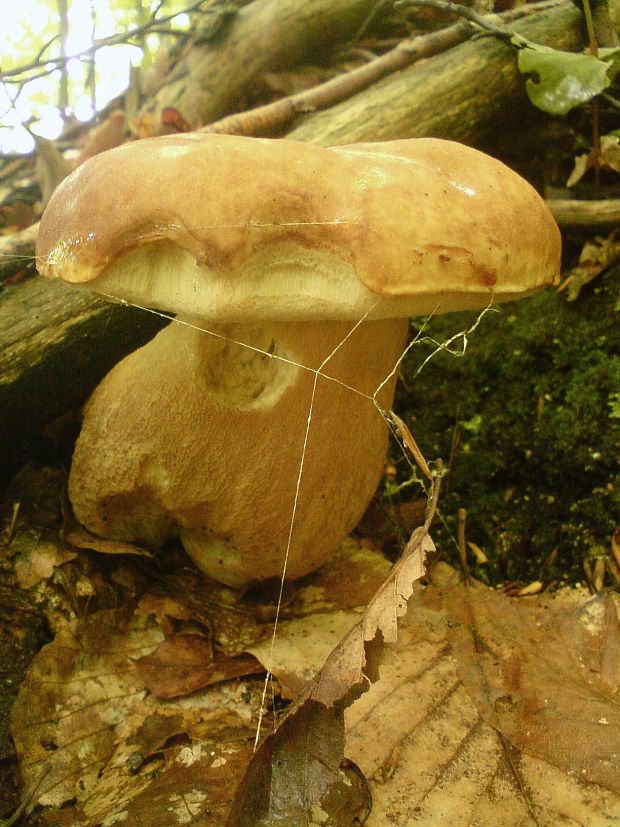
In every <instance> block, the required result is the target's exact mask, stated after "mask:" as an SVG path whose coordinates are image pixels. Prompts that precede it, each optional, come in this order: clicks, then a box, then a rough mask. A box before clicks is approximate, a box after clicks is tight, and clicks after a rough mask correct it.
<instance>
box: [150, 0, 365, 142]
mask: <svg viewBox="0 0 620 827" xmlns="http://www.w3.org/2000/svg"><path fill="white" fill-rule="evenodd" d="M375 5H376V0H314V2H312V3H308V2H306V0H254V2H253V3H250V4H249V5H248V6H245V7H243V8H241V9H239V11H238V13H237V14H236V16H235V17H234V19H233V20H232V21H231V22H230V24H229V25H228V26H227V28H226V31H225V33H224V34H223V35H222V36H221V37H219V38H217V39H216V40H214V41H213V40H208V41H206V42H205V41H202V40H201V39H200V38H198V39H196V40H195V42H194V44H193V46H192V48H191V49H190V50H189V51H188V52H187V53H186V54H185V55H184V56H183V57H182V58H181V59H179V60H178V61H177V63H176V64H175V66H174V68H173V70H172V71H171V73H170V74H169V76H168V77H167V78H166V80H165V82H164V84H163V85H162V86H161V88H160V89H159V90H158V91H157V92H156V93H155V95H154V96H153V98H152V99H151V100H149V101H147V103H146V104H145V105H144V106H143V107H142V110H141V113H140V117H142V118H147V119H149V120H150V129H151V130H152V131H154V132H157V131H158V130H161V113H162V111H163V110H165V109H166V108H167V107H173V108H174V109H176V110H177V111H178V112H180V113H181V115H182V116H183V118H184V120H185V121H186V122H187V123H188V124H189V125H190V127H191V128H192V129H196V128H198V127H201V126H204V125H205V124H208V123H211V122H212V121H215V120H217V119H219V118H222V117H224V116H225V115H228V114H229V113H230V112H232V111H234V109H235V108H236V107H238V103H239V100H240V99H241V98H242V96H243V94H244V92H245V90H246V89H247V87H248V85H249V84H250V83H251V82H252V81H254V80H255V79H256V78H257V77H259V76H260V75H261V74H262V72H264V71H267V70H271V71H273V70H275V69H285V68H288V67H291V66H295V65H297V64H299V63H300V62H302V61H304V60H308V59H309V58H310V57H311V56H312V55H313V53H317V52H318V51H320V50H321V49H324V48H325V47H326V46H330V45H332V44H334V43H342V42H346V40H347V39H348V38H350V37H353V36H354V35H355V33H356V32H357V31H358V29H359V27H360V26H361V25H362V24H363V23H364V22H365V20H366V19H367V18H368V15H369V14H370V13H371V12H372V10H373V7H374V6H375Z"/></svg>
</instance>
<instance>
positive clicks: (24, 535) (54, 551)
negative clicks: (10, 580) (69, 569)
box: [12, 532, 77, 589]
mask: <svg viewBox="0 0 620 827" xmlns="http://www.w3.org/2000/svg"><path fill="white" fill-rule="evenodd" d="M12 551H13V552H17V559H16V560H15V564H14V566H15V576H16V578H17V582H18V584H19V587H20V589H29V588H31V587H32V586H36V585H37V583H40V582H41V581H42V580H47V579H48V577H51V576H52V574H53V573H54V570H55V568H56V567H57V566H62V564H63V563H67V562H68V561H69V560H73V559H74V558H75V557H76V554H77V552H75V551H69V550H68V549H64V548H62V546H60V544H59V543H57V542H54V541H52V540H46V539H44V538H41V539H40V538H39V537H38V535H37V534H35V535H34V536H33V535H32V534H30V533H28V532H21V533H20V534H19V535H18V537H17V538H16V540H15V541H14V543H13V548H12Z"/></svg>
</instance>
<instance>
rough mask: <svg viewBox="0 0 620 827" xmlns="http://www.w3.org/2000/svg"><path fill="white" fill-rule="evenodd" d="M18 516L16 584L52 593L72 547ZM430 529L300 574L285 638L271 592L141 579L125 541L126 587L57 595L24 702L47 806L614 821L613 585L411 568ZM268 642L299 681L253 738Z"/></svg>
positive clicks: (279, 665)
mask: <svg viewBox="0 0 620 827" xmlns="http://www.w3.org/2000/svg"><path fill="white" fill-rule="evenodd" d="M48 523H49V520H47V518H46V525H47V524H48ZM47 527H49V526H47ZM28 530H29V531H31V527H30V528H28ZM23 531H24V529H23V527H22V529H19V528H18V529H17V530H16V532H15V534H16V536H15V537H14V538H13V542H14V543H15V548H14V551H15V556H16V558H17V561H18V562H19V560H20V558H21V560H22V563H23V564H24V565H25V566H26V569H27V566H28V565H29V563H28V559H29V556H30V557H31V558H32V559H34V560H37V555H38V558H39V559H38V562H37V566H38V565H39V564H40V574H37V576H36V577H34V578H33V580H32V581H29V580H28V577H24V576H23V573H22V587H23V586H26V585H27V584H28V583H29V582H31V583H32V586H31V592H32V590H33V589H35V590H38V592H40V590H41V589H42V588H43V587H45V585H46V584H50V583H52V582H53V581H54V580H55V579H56V578H55V573H57V572H62V571H63V570H68V569H70V568H71V567H72V566H74V565H75V561H73V559H72V558H73V554H72V553H70V554H66V550H65V548H64V546H63V545H62V544H61V545H60V546H59V547H58V548H57V549H53V548H50V546H49V543H50V540H49V534H42V536H41V538H40V540H39V541H37V538H36V537H35V536H34V535H33V537H32V538H31V541H30V542H29V543H25V544H24V533H23ZM20 532H21V533H20ZM12 533H13V532H12ZM35 534H36V532H35ZM20 542H21V543H22V545H21V546H20ZM37 542H39V544H40V545H41V548H40V549H37ZM20 549H21V550H20ZM431 549H432V541H431V540H430V537H429V536H428V526H426V527H425V528H422V529H419V530H418V531H417V532H414V534H413V536H412V540H411V542H410V544H409V551H408V554H405V555H404V557H403V558H402V559H401V561H400V562H399V563H398V564H396V566H395V567H394V568H393V570H392V571H391V573H390V574H389V575H388V576H387V579H386V574H387V572H388V569H389V564H388V563H387V561H385V559H384V558H383V557H382V556H381V555H379V554H377V553H376V552H373V551H371V550H369V549H367V548H362V547H361V546H360V545H358V544H356V543H355V542H353V541H349V542H348V543H347V544H345V546H344V548H343V550H342V552H341V554H340V556H339V557H337V558H336V559H335V560H334V561H332V562H331V563H330V564H329V565H328V566H327V567H325V569H324V570H322V571H321V572H319V573H318V574H317V575H314V576H312V577H310V578H307V579H306V580H305V581H304V582H303V583H302V584H301V586H300V587H299V588H298V589H296V590H294V591H293V592H292V594H291V595H290V597H289V599H288V600H287V603H286V605H285V606H284V607H283V614H282V623H281V626H280V631H281V633H282V634H281V635H279V636H278V638H277V639H276V641H275V643H274V645H273V646H267V645H266V644H265V641H264V640H263V642H262V643H261V637H262V638H264V637H265V635H266V633H268V631H269V629H270V628H271V618H272V615H273V612H272V613H271V614H270V613H269V605H267V606H265V604H264V596H263V597H261V595H260V594H259V595H245V596H243V595H239V594H237V593H234V592H232V591H231V590H229V589H226V588H225V587H222V586H219V585H217V584H212V583H210V582H208V581H205V580H204V578H202V577H201V576H200V575H198V574H197V573H196V572H193V571H190V570H187V569H184V570H182V571H181V573H179V574H176V575H173V576H167V577H166V578H160V580H161V581H162V583H160V585H159V587H157V586H155V587H150V588H149V589H148V591H147V592H146V593H145V594H144V593H142V595H141V597H140V599H138V595H137V591H138V586H137V584H138V583H139V578H134V580H132V578H131V576H129V575H128V574H127V568H126V566H127V563H126V562H124V561H123V562H121V558H120V557H118V555H114V562H115V564H117V563H118V566H119V567H118V568H116V569H114V571H113V572H112V574H111V580H113V581H117V582H118V583H120V582H121V581H122V582H123V584H126V583H130V584H132V585H133V587H135V591H136V594H135V599H133V600H126V601H125V602H123V603H122V605H120V606H119V607H118V608H103V609H95V610H93V611H90V613H88V605H89V604H84V606H83V609H84V611H83V612H82V613H80V612H78V613H77V614H75V613H74V615H73V619H72V620H70V621H67V620H66V615H67V614H69V613H68V612H67V611H66V607H65V610H64V614H63V613H61V614H60V615H59V616H58V617H56V619H55V622H54V623H53V624H52V625H53V627H54V628H55V629H56V637H55V639H54V640H53V641H52V643H50V644H48V646H46V647H44V649H43V650H42V651H41V652H40V653H39V655H38V656H37V657H36V658H35V660H34V661H33V663H32V665H31V667H30V670H29V672H28V674H27V677H26V680H25V681H24V684H23V686H22V689H21V692H20V695H19V697H18V700H17V702H16V704H15V706H14V709H13V736H14V739H15V743H16V747H17V750H18V754H19V757H20V764H21V771H22V775H23V780H24V788H25V789H26V790H29V789H34V788H35V787H37V785H38V787H37V793H36V797H35V799H34V800H35V801H38V802H39V803H40V804H41V805H42V806H43V807H46V809H43V810H42V815H41V822H40V823H41V824H44V825H45V824H49V825H52V824H54V825H58V827H64V825H65V824H66V825H74V824H76V823H79V824H83V825H84V826H85V827H89V825H98V824H101V825H105V827H107V825H112V824H117V823H119V824H125V825H128V827H150V825H156V824H157V825H161V824H166V825H168V824H185V823H187V824H198V825H205V827H211V825H222V824H224V823H226V819H228V822H227V823H228V824H229V825H238V826H239V827H244V825H246V824H248V825H250V824H252V825H263V827H267V826H268V825H271V824H274V825H275V824H278V825H280V827H283V826H284V827H286V825H287V824H290V825H295V827H296V825H304V824H308V825H310V824H322V825H328V826H329V825H335V826H336V827H340V825H345V824H346V825H350V824H362V823H366V824H368V825H370V827H382V826H383V825H386V827H387V825H388V824H389V825H407V824H412V823H419V824H422V825H435V824H441V823H450V822H452V821H454V822H455V824H468V825H470V824H479V825H486V824H493V825H499V827H502V825H504V824H505V825H513V824H514V825H516V824H519V825H527V824H533V825H554V824H566V823H569V824H583V825H588V826H589V825H612V824H616V823H617V822H618V814H619V813H620V797H619V795H618V793H619V778H620V770H619V767H620V759H619V755H620V718H619V706H620V704H619V692H618V690H619V687H620V634H619V630H618V614H617V605H616V603H614V600H613V598H612V597H610V596H606V597H602V596H598V597H596V598H594V599H589V600H584V599H583V598H581V597H580V596H577V595H575V594H573V595H572V597H571V600H570V601H569V602H570V603H571V605H570V606H569V607H566V606H564V604H563V603H562V601H561V600H560V599H559V598H558V599H554V598H550V597H549V596H547V595H542V596H537V597H529V598H526V599H520V600H519V599H514V598H508V597H507V596H505V595H501V594H498V593H496V592H494V591H493V590H491V589H487V588H485V587H482V586H480V585H479V584H476V583H471V582H470V583H468V584H467V585H465V584H463V583H461V582H459V578H458V577H457V576H456V575H455V573H454V572H452V571H451V570H450V569H448V567H446V566H443V565H441V564H440V565H438V566H435V567H434V569H433V582H432V584H431V585H428V586H424V587H422V586H420V585H419V583H418V585H415V584H416V581H418V580H419V578H420V577H421V575H422V574H423V572H424V569H423V557H424V555H425V553H426V552H427V551H430V550H431ZM101 551H103V549H101ZM102 556H104V555H102ZM108 557H109V555H108ZM133 559H134V561H136V562H135V563H134V565H143V564H141V563H140V561H139V558H135V557H134V558H133ZM46 560H47V562H46ZM86 571H87V573H88V569H87V570H86ZM50 572H52V573H51V574H50ZM156 579H157V578H156ZM134 581H135V582H134ZM382 581H383V585H382V586H381V587H380V588H379V590H378V592H377V595H376V597H375V598H372V595H373V593H374V592H375V590H376V589H377V587H378V586H379V584H380V583H381V582H382ZM93 583H94V584H95V586H93V591H94V592H96V590H97V589H96V584H97V580H93ZM87 586H88V583H86V586H85V587H84V593H86V592H88V588H87ZM131 590H132V589H131V588H127V587H126V588H125V592H127V591H129V592H131ZM371 598H372V599H371ZM408 599H409V606H408V607H407V600H408ZM55 600H56V602H57V599H56V598H55V599H50V600H49V601H48V603H49V606H50V607H51V606H53V605H54V604H55ZM365 604H368V605H366V608H365V609H364V610H363V611H362V609H361V607H363V606H364V605H365ZM63 618H64V620H63ZM397 623H398V626H399V629H398V635H397ZM342 633H344V637H343V639H342V640H341V641H340V642H338V644H337V645H336V647H335V648H333V645H334V642H335V641H336V639H337V638H338V637H339V636H340V634H342ZM308 639H310V640H311V641H312V645H311V646H309V645H307V644H305V643H304V641H307V640H308ZM386 643H389V644H390V645H389V646H386V645H385V644H386ZM332 649H333V651H331V654H329V650H332ZM170 651H172V653H173V655H172V657H169V658H168V661H167V662H166V661H165V658H164V654H166V653H167V654H168V655H170ZM250 651H251V652H253V653H254V657H253V656H252V655H250V654H248V652H250ZM181 652H183V653H184V654H185V655H190V654H191V655H193V661H194V662H193V663H192V662H191V661H192V658H191V657H189V661H190V662H189V663H187V662H182V658H181ZM154 655H155V657H159V658H160V662H159V664H155V666H157V667H158V668H155V669H152V670H151V674H152V675H154V676H155V677H154V678H153V681H155V683H150V681H149V679H148V677H147V675H146V671H145V661H144V658H147V659H148V658H152V657H153V656H154ZM257 660H258V661H260V663H261V664H262V666H263V667H266V668H268V669H270V670H271V671H272V672H273V673H274V676H275V678H276V679H277V681H280V682H281V684H278V683H275V684H274V686H273V688H272V693H273V698H274V700H276V701H277V699H278V697H283V696H284V697H290V696H294V695H296V698H297V699H296V701H295V703H294V704H293V706H292V707H291V709H290V711H289V713H288V714H287V715H285V717H284V718H283V719H282V721H281V723H280V726H279V728H277V729H276V730H275V734H274V735H271V736H268V737H267V738H266V739H265V740H264V741H263V744H262V745H261V746H260V747H259V749H258V751H257V752H256V753H255V754H254V757H252V746H253V744H252V742H253V739H254V734H255V731H256V721H257V714H258V710H259V707H260V704H261V700H260V695H261V693H260V685H259V682H258V681H257V680H256V679H253V678H252V677H249V678H248V677H247V675H248V674H251V673H252V672H255V671H256V669H257V668H258V664H257ZM323 661H325V663H324V665H323ZM146 663H148V660H147V661H146ZM239 663H242V664H243V665H242V666H238V664H239ZM321 667H322V668H321ZM193 668H195V669H196V671H197V672H198V673H199V677H198V679H197V678H196V676H195V675H194V674H193V672H192V669H193ZM158 669H159V670H160V674H159V675H157V672H158ZM201 670H202V675H201V674H200V673H201ZM315 670H319V671H318V672H317V674H316V676H315V677H314V678H313V679H312V680H311V681H310V682H309V683H306V684H304V681H305V680H306V679H307V676H308V675H309V674H310V673H312V672H314V671H315ZM238 675H240V676H243V677H237V676H238ZM216 680H217V682H215V681H216ZM157 681H159V683H160V684H161V686H157V685H156V683H157ZM175 682H176V687H175V686H174V684H175ZM371 684H372V685H371ZM300 687H302V688H301V689H300ZM366 690H368V691H366ZM187 693H190V694H187ZM158 696H159V697H158ZM171 698H172V700H170V699H171ZM356 698H357V700H355V699H356ZM353 701H354V702H353ZM352 702H353V703H352ZM347 707H348V708H347ZM274 712H277V710H274ZM276 717H277V716H276ZM276 717H272V716H271V715H269V716H268V717H267V720H266V721H265V724H266V725H269V726H271V727H273V726H274V725H275V723H276ZM345 727H346V736H345ZM345 755H346V756H347V758H345V757H344V756H345ZM358 767H359V769H358ZM244 773H245V778H243V776H244ZM242 778H243V780H242ZM366 779H368V781H366ZM235 790H238V792H237V798H236V803H235V804H234V805H233V809H232V812H231V802H232V799H233V795H234V794H235ZM371 801H373V802H374V806H372V811H371Z"/></svg>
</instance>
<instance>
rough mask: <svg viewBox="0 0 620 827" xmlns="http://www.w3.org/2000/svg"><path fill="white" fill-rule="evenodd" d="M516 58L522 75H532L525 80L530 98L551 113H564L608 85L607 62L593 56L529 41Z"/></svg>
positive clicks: (536, 104)
mask: <svg viewBox="0 0 620 827" xmlns="http://www.w3.org/2000/svg"><path fill="white" fill-rule="evenodd" d="M517 59H518V66H519V71H520V72H521V74H523V75H533V76H534V77H529V78H528V79H527V80H526V81H525V90H526V92H527V94H528V97H529V99H530V100H531V101H532V103H533V104H534V106H537V107H538V108H539V109H542V110H543V112H549V113H550V114H551V115H566V113H567V112H570V110H571V109H574V108H575V106H579V104H581V103H585V101H588V100H590V99H591V98H593V97H595V96H596V95H598V94H600V92H602V91H603V90H604V89H606V88H607V87H608V86H609V84H610V80H609V77H608V75H607V70H608V68H609V66H608V64H607V63H605V62H604V61H602V60H599V59H598V58H596V57H594V56H593V55H586V54H575V53H574V52H561V51H557V50H556V49H550V48H548V47H546V46H539V45H536V44H528V47H527V48H522V49H521V50H520V51H519V54H518V58H517Z"/></svg>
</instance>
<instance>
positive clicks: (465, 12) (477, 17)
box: [396, 0, 514, 46]
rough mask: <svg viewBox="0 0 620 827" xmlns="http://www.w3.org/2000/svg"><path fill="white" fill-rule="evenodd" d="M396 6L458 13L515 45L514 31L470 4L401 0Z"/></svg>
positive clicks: (446, 0) (448, 0) (432, 0)
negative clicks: (492, 19) (492, 20)
mask: <svg viewBox="0 0 620 827" xmlns="http://www.w3.org/2000/svg"><path fill="white" fill-rule="evenodd" d="M396 6H397V7H399V6H403V7H404V6H420V7H422V8H427V9H437V10H438V11H445V12H450V13H452V14H456V15H458V16H459V17H464V18H465V20H468V21H469V22H470V23H474V25H476V26H479V27H480V28H481V29H484V30H485V31H487V32H490V33H491V34H492V35H494V36H495V37H498V38H499V39H500V40H503V41H505V42H506V43H508V44H509V45H511V46H514V43H513V41H512V39H513V37H514V33H513V32H509V31H507V30H506V29H504V28H501V27H500V26H496V25H495V23H492V22H491V20H489V17H487V16H486V15H482V14H478V12H477V11H474V9H472V8H470V7H469V6H459V5H457V4H456V3H451V2H450V0H399V2H397V3H396Z"/></svg>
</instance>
